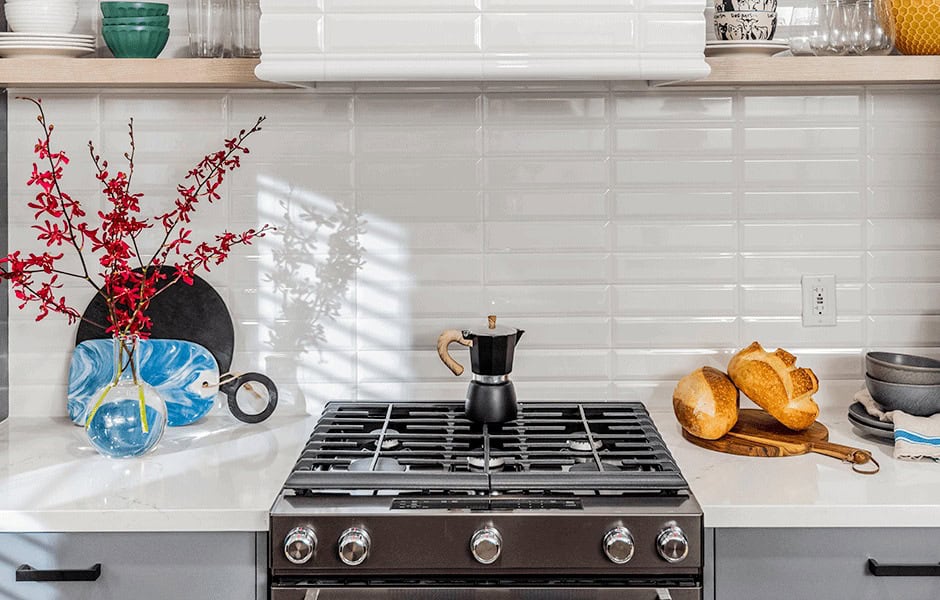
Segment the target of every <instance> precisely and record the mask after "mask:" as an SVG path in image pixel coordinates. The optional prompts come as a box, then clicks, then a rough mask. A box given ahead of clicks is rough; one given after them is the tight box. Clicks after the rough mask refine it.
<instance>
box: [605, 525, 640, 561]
mask: <svg viewBox="0 0 940 600" xmlns="http://www.w3.org/2000/svg"><path fill="white" fill-rule="evenodd" d="M635 549H636V545H635V544H634V543H633V535H632V534H631V533H630V530H629V529H627V528H626V527H614V528H613V529H611V530H610V531H608V532H607V535H605V536H604V554H606V555H607V558H609V559H610V562H612V563H616V564H618V565H625V564H627V563H628V562H630V559H631V558H633V551H634V550H635Z"/></svg>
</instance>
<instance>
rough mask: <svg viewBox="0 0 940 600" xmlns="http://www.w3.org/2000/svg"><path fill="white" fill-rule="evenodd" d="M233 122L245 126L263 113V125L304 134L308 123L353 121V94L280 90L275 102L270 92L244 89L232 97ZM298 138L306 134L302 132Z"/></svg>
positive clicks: (230, 103) (330, 123) (229, 109)
mask: <svg viewBox="0 0 940 600" xmlns="http://www.w3.org/2000/svg"><path fill="white" fill-rule="evenodd" d="M228 113H229V121H230V122H231V123H232V124H234V125H237V126H239V127H245V126H247V125H250V124H251V123H253V122H254V120H255V119H256V118H258V117H259V116H261V115H264V116H265V117H267V119H266V120H265V123H264V125H263V126H262V127H264V129H265V130H267V129H269V128H276V129H281V128H285V129H286V128H293V129H294V131H295V132H297V133H300V131H301V130H305V129H306V126H308V125H333V126H340V125H348V124H351V123H352V122H353V96H352V95H351V94H343V95H324V94H317V95H313V94H310V92H309V90H304V91H296V92H295V91H280V92H278V94H277V104H276V106H275V105H272V103H271V95H270V94H269V93H267V92H258V93H249V92H243V93H238V94H231V95H229V97H228ZM297 137H305V136H302V135H298V136H297Z"/></svg>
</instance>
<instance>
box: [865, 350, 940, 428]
mask: <svg viewBox="0 0 940 600" xmlns="http://www.w3.org/2000/svg"><path fill="white" fill-rule="evenodd" d="M865 370H866V373H865V386H866V387H867V388H868V392H869V393H870V394H871V397H872V398H873V399H874V400H875V402H877V403H878V404H880V405H881V406H882V407H883V408H884V409H885V410H900V411H902V412H906V413H907V414H910V415H915V416H919V417H929V416H930V415H934V414H937V413H940V361H937V360H934V359H932V358H927V357H925V356H914V355H911V354H897V353H894V352H869V353H868V354H866V355H865Z"/></svg>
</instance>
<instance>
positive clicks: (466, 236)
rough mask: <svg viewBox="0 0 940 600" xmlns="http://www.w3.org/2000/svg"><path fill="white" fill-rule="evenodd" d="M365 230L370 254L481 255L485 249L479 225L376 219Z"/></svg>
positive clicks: (364, 242)
mask: <svg viewBox="0 0 940 600" xmlns="http://www.w3.org/2000/svg"><path fill="white" fill-rule="evenodd" d="M364 230H365V231H364V232H363V233H362V234H361V235H360V236H359V241H360V243H361V244H362V247H363V249H364V251H365V252H366V254H369V253H386V252H388V253H398V252H401V251H402V250H417V251H420V250H429V251H440V252H479V251H480V250H481V249H482V248H483V228H482V226H481V225H480V224H479V223H395V222H392V221H386V222H384V223H380V222H379V220H378V218H377V217H375V216H373V218H372V220H371V221H369V222H366V223H365V225H364Z"/></svg>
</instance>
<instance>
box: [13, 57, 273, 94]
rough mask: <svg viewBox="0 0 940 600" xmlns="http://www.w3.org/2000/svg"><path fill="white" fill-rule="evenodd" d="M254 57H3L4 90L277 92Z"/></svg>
mask: <svg viewBox="0 0 940 600" xmlns="http://www.w3.org/2000/svg"><path fill="white" fill-rule="evenodd" d="M257 65H258V60H257V59H254V58H216V59H212V58H159V59H152V58H120V59H118V58H2V59H0V87H5V88H12V87H40V88H78V87H89V88H277V87H284V86H278V85H276V84H273V83H269V82H266V81H260V80H259V79H258V78H257V77H255V67H256V66H257Z"/></svg>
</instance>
